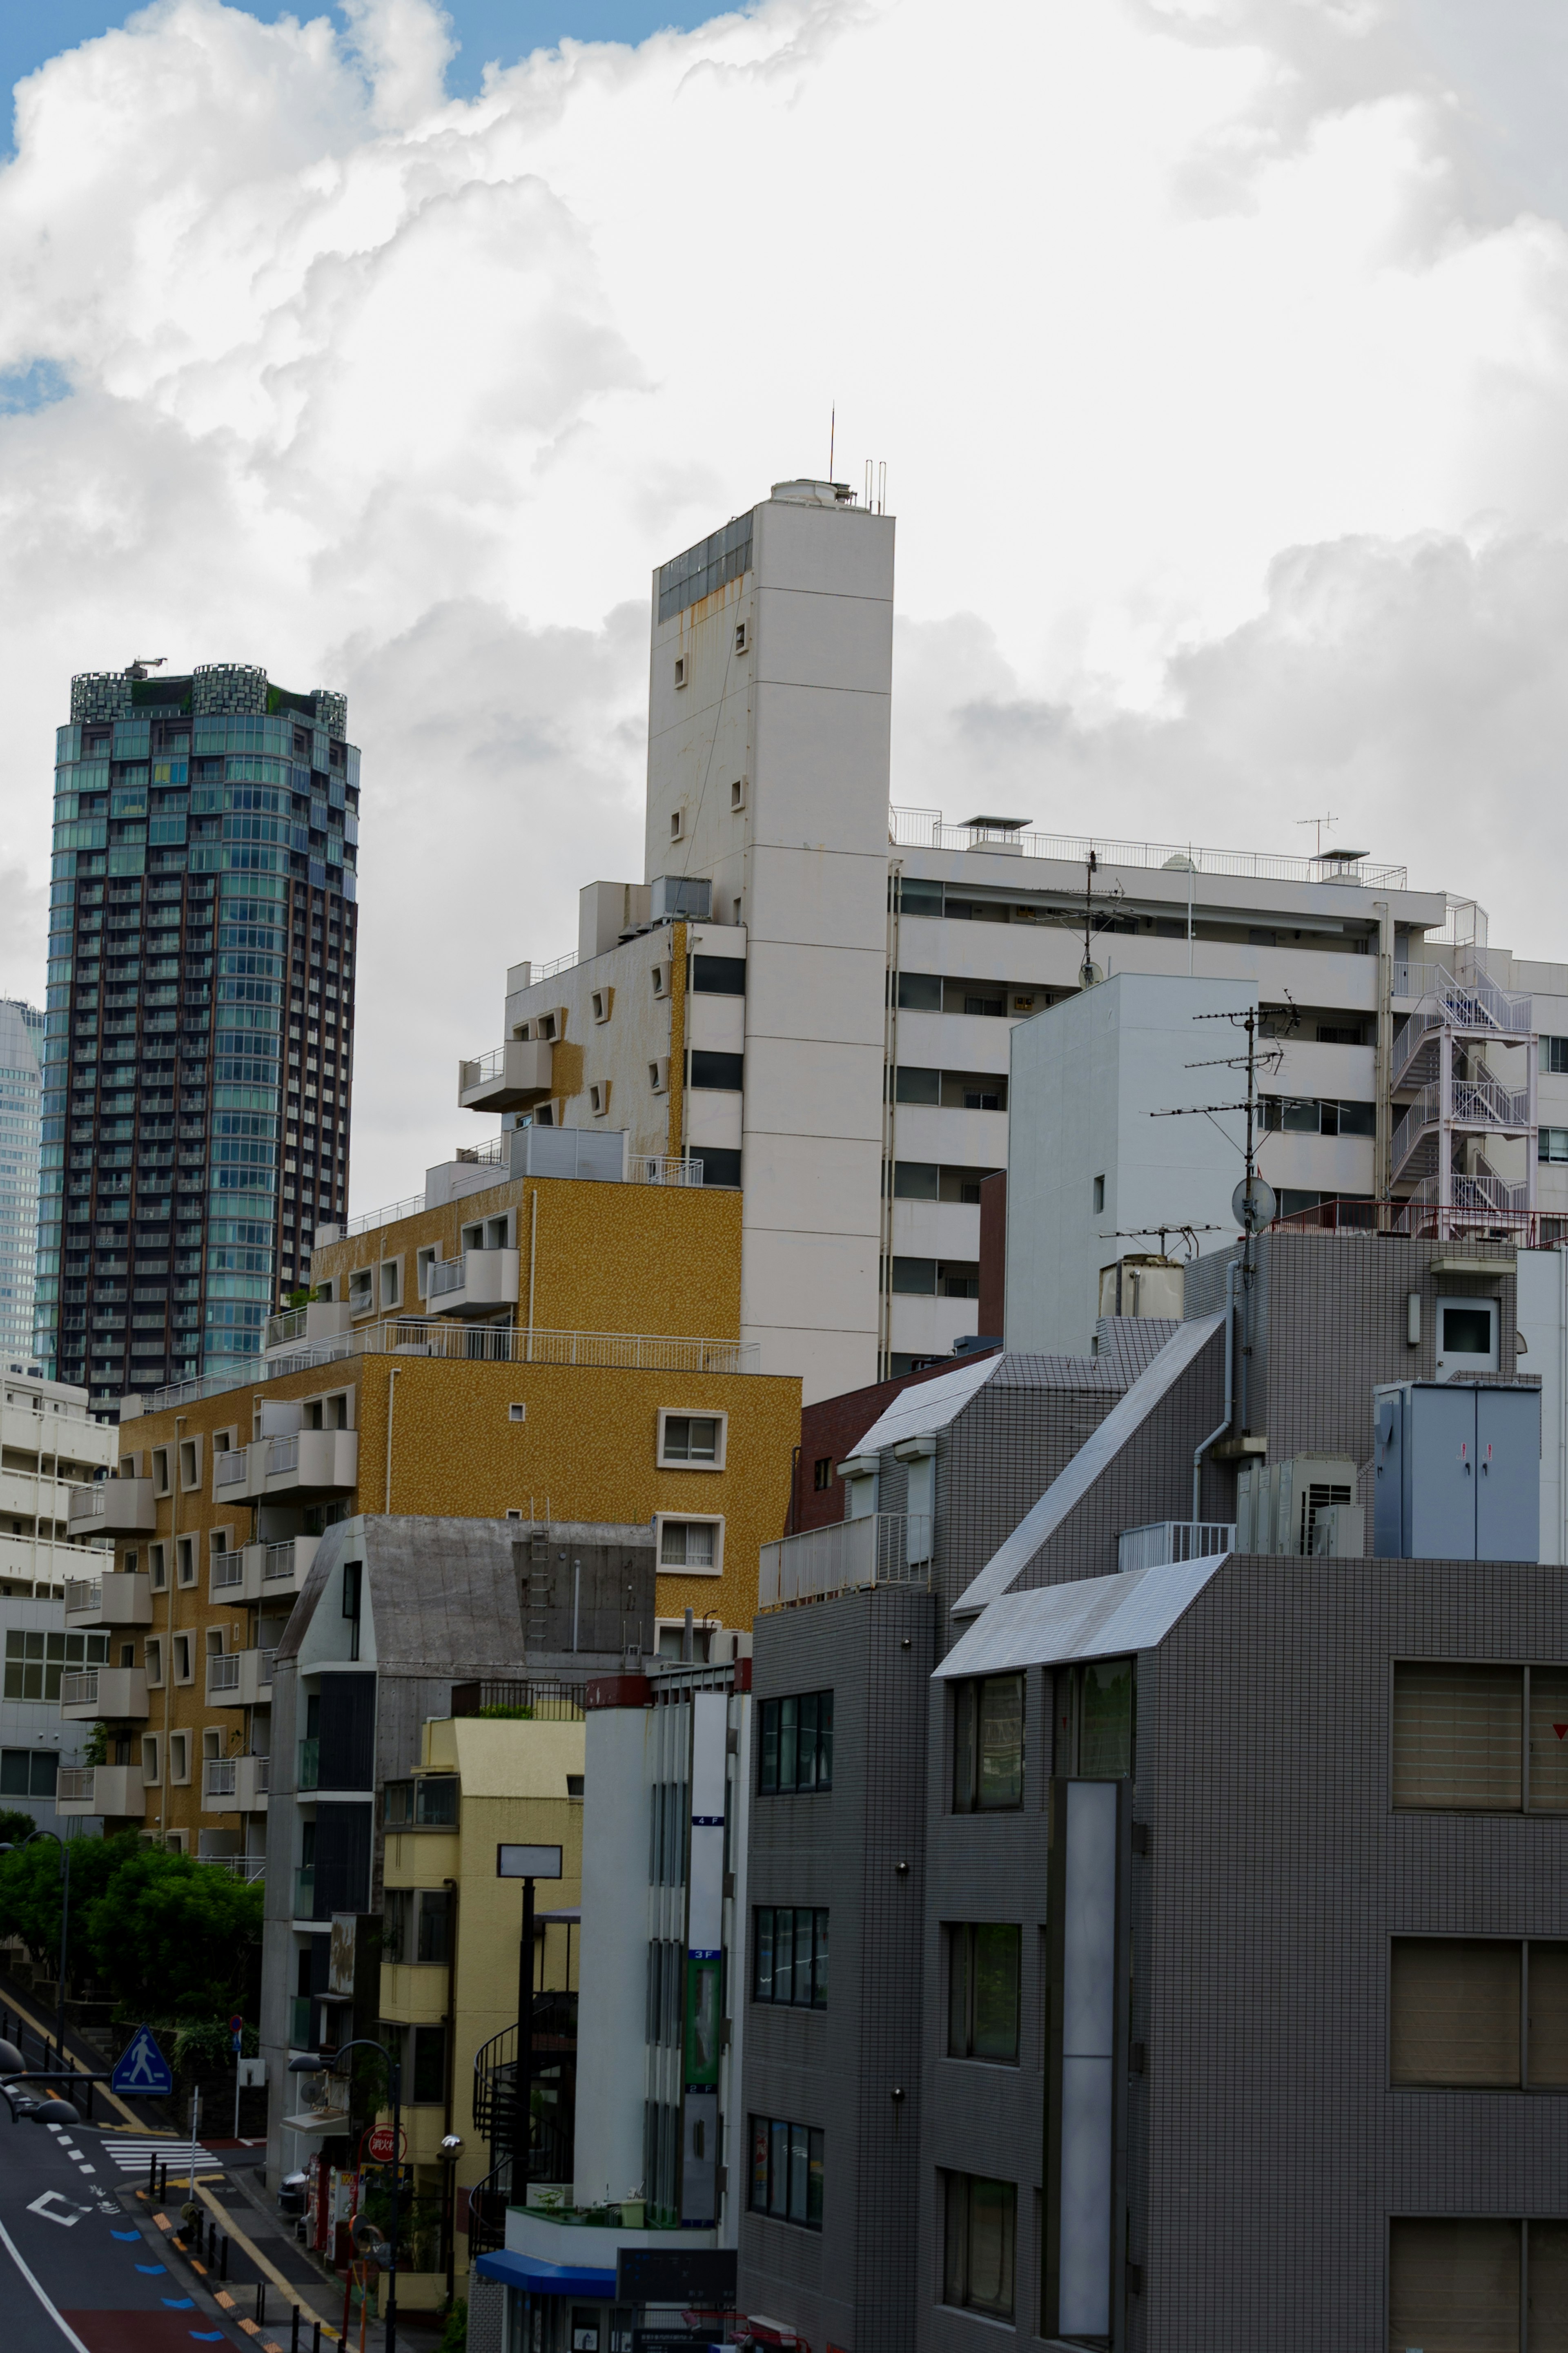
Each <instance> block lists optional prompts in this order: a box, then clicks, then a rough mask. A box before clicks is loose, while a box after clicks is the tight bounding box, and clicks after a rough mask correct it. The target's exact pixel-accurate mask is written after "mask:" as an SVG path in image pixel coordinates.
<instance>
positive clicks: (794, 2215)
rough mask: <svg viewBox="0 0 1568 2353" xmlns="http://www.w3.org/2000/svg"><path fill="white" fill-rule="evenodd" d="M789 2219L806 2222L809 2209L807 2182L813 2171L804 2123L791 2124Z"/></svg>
mask: <svg viewBox="0 0 1568 2353" xmlns="http://www.w3.org/2000/svg"><path fill="white" fill-rule="evenodd" d="M788 2129H789V2219H790V2221H792V2222H804V2221H805V2219H806V2216H807V2213H808V2211H809V2201H808V2198H807V2183H808V2181H809V2179H810V2171H811V2149H810V2144H809V2141H808V2138H807V2135H806V2128H805V2126H804V2125H791V2126H789V2128H788Z"/></svg>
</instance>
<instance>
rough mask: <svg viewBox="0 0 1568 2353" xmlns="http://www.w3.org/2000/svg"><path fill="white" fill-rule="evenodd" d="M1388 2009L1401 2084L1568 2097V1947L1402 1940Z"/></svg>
mask: <svg viewBox="0 0 1568 2353" xmlns="http://www.w3.org/2000/svg"><path fill="white" fill-rule="evenodd" d="M1388 2009H1389V2079H1390V2081H1391V2082H1392V2083H1394V2084H1406V2085H1432V2086H1440V2087H1443V2088H1446V2089H1454V2088H1458V2089H1470V2088H1475V2087H1481V2088H1486V2089H1490V2090H1496V2091H1517V2090H1521V2089H1529V2090H1532V2091H1552V2092H1560V2091H1563V2090H1568V1943H1563V1942H1558V1941H1553V1942H1551V1943H1547V1942H1542V1941H1535V1942H1531V1943H1529V1944H1521V1943H1520V1942H1519V1941H1518V1940H1517V1939H1510V1938H1501V1937H1480V1936H1395V1937H1394V1942H1393V1946H1392V1947H1391V1951H1390V1960H1389V2005H1388Z"/></svg>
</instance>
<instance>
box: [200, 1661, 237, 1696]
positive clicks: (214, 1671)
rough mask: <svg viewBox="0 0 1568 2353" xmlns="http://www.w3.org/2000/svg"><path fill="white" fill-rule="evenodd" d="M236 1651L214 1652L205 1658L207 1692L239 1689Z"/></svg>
mask: <svg viewBox="0 0 1568 2353" xmlns="http://www.w3.org/2000/svg"><path fill="white" fill-rule="evenodd" d="M240 1656H241V1653H240V1652H239V1651H212V1652H209V1654H208V1657H207V1689H208V1691H209V1692H220V1691H237V1690H238V1689H239V1662H240Z"/></svg>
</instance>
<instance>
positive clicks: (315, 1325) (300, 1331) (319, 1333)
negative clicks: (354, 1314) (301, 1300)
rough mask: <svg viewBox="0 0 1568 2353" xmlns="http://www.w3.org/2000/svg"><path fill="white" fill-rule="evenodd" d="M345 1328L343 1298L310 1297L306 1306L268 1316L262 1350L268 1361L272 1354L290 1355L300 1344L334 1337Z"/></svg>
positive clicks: (304, 1345) (346, 1312) (346, 1310)
mask: <svg viewBox="0 0 1568 2353" xmlns="http://www.w3.org/2000/svg"><path fill="white" fill-rule="evenodd" d="M348 1328H349V1303H348V1301H347V1300H346V1299H312V1300H311V1301H310V1303H309V1304H308V1305H307V1306H304V1307H290V1308H289V1309H288V1310H287V1312H286V1313H285V1314H281V1315H269V1316H268V1319H267V1329H266V1333H265V1335H264V1336H263V1339H262V1343H261V1353H262V1355H263V1356H265V1358H266V1359H267V1362H268V1364H270V1363H271V1362H272V1359H273V1358H274V1356H293V1355H294V1354H295V1352H296V1351H297V1350H299V1349H300V1348H313V1347H315V1346H317V1345H319V1343H320V1342H321V1341H323V1340H335V1339H336V1338H337V1336H338V1335H339V1333H340V1332H346V1331H347V1330H348Z"/></svg>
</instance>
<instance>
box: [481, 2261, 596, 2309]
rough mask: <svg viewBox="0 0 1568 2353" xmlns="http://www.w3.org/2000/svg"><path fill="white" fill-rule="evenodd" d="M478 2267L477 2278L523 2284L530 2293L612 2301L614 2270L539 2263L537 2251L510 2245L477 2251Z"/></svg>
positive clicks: (511, 2285)
mask: <svg viewBox="0 0 1568 2353" xmlns="http://www.w3.org/2000/svg"><path fill="white" fill-rule="evenodd" d="M478 2269H479V2277H480V2278H481V2279H493V2280H500V2281H501V2282H502V2283H503V2284H505V2285H506V2286H507V2287H521V2288H527V2289H528V2291H529V2292H530V2294H531V2295H583V2296H596V2297H597V2298H598V2299H599V2301H600V2302H601V2303H613V2302H614V2301H615V2295H616V2275H615V2273H614V2272H601V2271H587V2270H580V2269H578V2268H577V2267H575V2266H574V2265H571V2264H567V2263H542V2261H541V2260H540V2258H539V2257H538V2256H537V2255H519V2254H514V2253H512V2252H511V2251H510V2249H505V2250H503V2251H502V2252H500V2253H497V2254H493V2255H481V2256H480V2257H479V2263H478Z"/></svg>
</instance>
